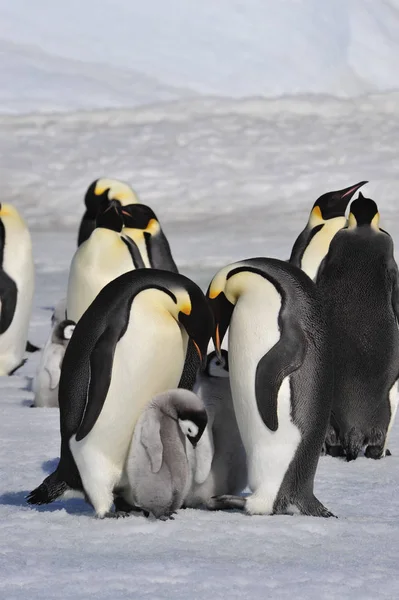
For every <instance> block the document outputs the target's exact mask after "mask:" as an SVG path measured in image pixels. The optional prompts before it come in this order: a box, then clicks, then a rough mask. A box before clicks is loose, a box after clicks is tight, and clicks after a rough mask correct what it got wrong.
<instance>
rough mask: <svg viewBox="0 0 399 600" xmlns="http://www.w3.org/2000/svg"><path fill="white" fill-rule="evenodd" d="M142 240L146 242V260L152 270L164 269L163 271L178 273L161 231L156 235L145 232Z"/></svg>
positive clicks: (167, 243)
mask: <svg viewBox="0 0 399 600" xmlns="http://www.w3.org/2000/svg"><path fill="white" fill-rule="evenodd" d="M144 238H145V240H146V245H147V252H148V258H149V260H150V263H151V265H152V267H153V268H154V269H164V270H165V271H172V273H178V272H179V271H178V269H177V267H176V263H175V261H174V260H173V257H172V252H171V250H170V245H169V242H168V240H167V238H166V235H165V234H164V233H163V231H162V230H161V231H160V232H159V233H158V234H156V235H151V234H150V233H148V232H145V233H144Z"/></svg>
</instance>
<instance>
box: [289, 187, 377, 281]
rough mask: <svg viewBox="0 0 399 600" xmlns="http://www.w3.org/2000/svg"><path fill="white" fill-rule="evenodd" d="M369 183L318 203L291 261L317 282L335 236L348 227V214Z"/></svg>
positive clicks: (295, 246)
mask: <svg viewBox="0 0 399 600" xmlns="http://www.w3.org/2000/svg"><path fill="white" fill-rule="evenodd" d="M366 183H368V182H367V181H360V182H359V183H356V185H352V186H350V187H347V188H345V189H343V190H339V191H337V192H328V193H327V194H323V195H322V196H320V198H318V199H317V200H316V202H315V203H314V205H313V208H312V210H311V213H310V216H309V220H308V223H307V225H306V227H305V229H304V230H303V231H302V233H300V234H299V236H298V238H297V239H296V241H295V243H294V246H293V248H292V251H291V256H290V259H289V262H290V263H292V264H293V265H295V266H297V267H300V268H301V269H302V270H303V271H305V273H306V274H307V275H309V277H310V278H311V279H313V281H315V279H316V276H317V271H318V269H319V266H320V263H321V261H322V260H323V258H324V257H325V256H326V254H327V252H328V248H329V246H330V243H331V240H332V239H333V237H334V235H335V234H336V233H337V231H339V230H340V229H342V228H343V227H345V225H346V217H345V211H346V208H347V206H348V204H349V202H350V201H351V199H352V197H353V195H354V194H355V193H356V191H357V190H358V189H359V188H361V187H362V185H365V184H366Z"/></svg>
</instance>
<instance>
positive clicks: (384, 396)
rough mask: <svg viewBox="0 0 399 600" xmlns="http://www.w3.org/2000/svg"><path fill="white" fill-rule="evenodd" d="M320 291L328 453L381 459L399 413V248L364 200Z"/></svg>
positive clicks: (336, 244)
mask: <svg viewBox="0 0 399 600" xmlns="http://www.w3.org/2000/svg"><path fill="white" fill-rule="evenodd" d="M317 285H318V287H319V289H320V291H321V293H322V295H323V300H324V304H325V306H326V309H327V311H328V315H329V320H330V327H331V333H330V343H331V347H332V349H333V366H334V394H333V405H332V411H331V427H330V429H329V434H328V435H327V438H326V446H327V452H328V453H329V454H332V455H345V456H346V459H347V460H348V461H349V460H354V459H356V458H357V456H358V454H359V452H360V451H361V450H362V448H364V447H366V456H367V457H370V458H381V457H382V456H384V455H385V453H386V444H387V440H388V435H389V432H390V429H391V427H392V424H393V421H394V418H395V413H396V408H397V380H398V376H399V332H398V324H397V323H398V319H399V281H398V268H397V265H396V262H395V259H394V248H393V242H392V239H391V237H390V236H389V234H387V233H386V232H384V231H383V230H382V229H380V227H379V213H378V208H377V205H376V203H375V202H374V201H373V200H371V199H369V198H364V197H363V196H362V194H360V197H359V199H358V200H355V201H354V202H353V203H352V205H351V210H350V214H349V218H348V227H347V228H346V229H343V230H342V231H339V232H338V233H337V235H336V236H335V237H334V239H333V241H332V242H331V245H330V249H329V251H328V254H327V256H326V258H325V259H324V261H323V263H322V264H321V266H320V270H319V275H318V278H317Z"/></svg>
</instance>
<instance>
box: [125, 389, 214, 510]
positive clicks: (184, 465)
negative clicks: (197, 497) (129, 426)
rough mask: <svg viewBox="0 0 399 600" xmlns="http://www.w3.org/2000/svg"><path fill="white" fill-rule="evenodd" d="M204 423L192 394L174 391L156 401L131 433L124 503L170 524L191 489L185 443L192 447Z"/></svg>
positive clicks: (202, 411) (200, 404)
mask: <svg viewBox="0 0 399 600" xmlns="http://www.w3.org/2000/svg"><path fill="white" fill-rule="evenodd" d="M206 423H207V414H206V410H205V406H204V403H203V402H202V400H200V399H199V398H198V396H197V395H196V394H194V393H193V392H190V391H188V390H179V389H175V390H168V391H167V392H163V393H161V394H158V395H157V396H155V397H154V398H153V399H152V401H151V402H150V403H149V404H148V405H147V406H146V408H145V409H144V411H143V412H142V414H141V416H140V417H139V419H138V421H137V424H136V427H135V430H134V434H133V440H132V444H131V446H130V450H129V456H128V460H127V464H126V472H127V478H128V482H129V488H128V489H129V493H128V496H127V497H126V498H125V499H127V500H129V503H130V504H132V505H133V506H135V507H138V508H140V509H142V510H144V511H146V512H149V513H151V514H153V515H154V516H155V517H156V518H158V519H163V520H165V519H168V518H173V517H172V514H173V513H174V512H176V511H177V510H178V509H179V508H181V506H182V504H183V501H184V498H185V496H186V494H187V490H188V487H189V485H190V465H189V462H188V458H187V453H186V443H185V440H188V442H189V445H190V446H192V447H195V446H196V444H197V443H198V441H199V440H200V438H201V436H202V434H203V431H204V429H205V426H206Z"/></svg>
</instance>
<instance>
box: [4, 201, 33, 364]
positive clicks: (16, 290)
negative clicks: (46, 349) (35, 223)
mask: <svg viewBox="0 0 399 600" xmlns="http://www.w3.org/2000/svg"><path fill="white" fill-rule="evenodd" d="M34 284H35V272H34V264H33V256H32V242H31V237H30V233H29V230H28V228H27V226H26V224H25V221H24V220H23V219H22V217H21V216H20V215H19V213H18V211H17V209H16V208H15V207H14V206H12V205H11V204H3V203H2V204H0V306H1V310H0V375H11V374H12V373H13V372H14V371H15V370H16V369H18V368H19V367H20V366H22V365H23V364H24V359H23V357H24V353H25V349H26V348H27V347H28V346H29V344H27V340H28V329H29V320H30V316H31V312H32V302H33V292H34Z"/></svg>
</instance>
